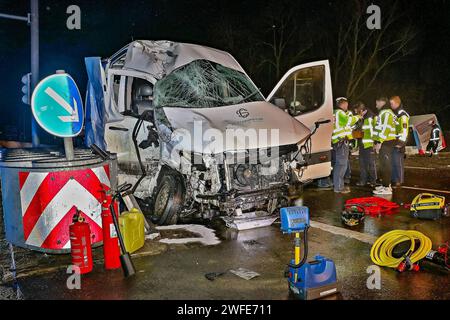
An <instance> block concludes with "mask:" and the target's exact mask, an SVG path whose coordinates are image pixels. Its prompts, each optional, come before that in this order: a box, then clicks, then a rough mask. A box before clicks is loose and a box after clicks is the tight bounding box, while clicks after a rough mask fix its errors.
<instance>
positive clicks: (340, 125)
mask: <svg viewBox="0 0 450 320" xmlns="http://www.w3.org/2000/svg"><path fill="white" fill-rule="evenodd" d="M359 119H361V117H360V116H354V115H352V114H351V112H345V111H344V110H342V109H335V110H334V127H333V136H332V137H331V142H332V143H333V144H335V143H338V142H339V141H340V140H343V139H345V138H348V137H349V136H351V134H352V128H351V127H352V126H353V125H355V124H356V122H358V120H359Z"/></svg>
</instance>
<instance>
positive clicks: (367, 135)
mask: <svg viewBox="0 0 450 320" xmlns="http://www.w3.org/2000/svg"><path fill="white" fill-rule="evenodd" d="M362 130H363V138H362V143H363V145H364V149H367V148H371V147H373V139H374V138H375V128H374V120H373V118H372V117H367V118H365V119H364V122H363V126H362Z"/></svg>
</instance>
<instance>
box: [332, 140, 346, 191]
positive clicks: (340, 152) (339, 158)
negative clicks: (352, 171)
mask: <svg viewBox="0 0 450 320" xmlns="http://www.w3.org/2000/svg"><path fill="white" fill-rule="evenodd" d="M348 152H349V149H348V144H347V142H339V143H335V144H333V158H334V161H333V162H334V166H333V185H334V190H335V191H342V190H343V189H344V176H345V172H346V171H347V167H348Z"/></svg>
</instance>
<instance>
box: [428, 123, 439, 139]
mask: <svg viewBox="0 0 450 320" xmlns="http://www.w3.org/2000/svg"><path fill="white" fill-rule="evenodd" d="M439 140H441V129H439V127H437V126H434V127H433V129H432V130H431V138H430V141H439Z"/></svg>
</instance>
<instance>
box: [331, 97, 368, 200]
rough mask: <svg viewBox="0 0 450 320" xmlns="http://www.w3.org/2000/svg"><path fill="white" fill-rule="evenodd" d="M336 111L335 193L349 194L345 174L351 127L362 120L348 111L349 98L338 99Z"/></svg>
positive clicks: (332, 139) (334, 133)
mask: <svg viewBox="0 0 450 320" xmlns="http://www.w3.org/2000/svg"><path fill="white" fill-rule="evenodd" d="M336 107H337V108H336V109H335V110H334V128H333V136H332V137H331V143H332V145H333V157H334V167H333V186H334V192H337V193H349V192H350V188H348V187H346V186H345V184H344V176H345V172H346V171H347V169H348V165H349V163H348V162H349V161H348V160H349V147H348V136H349V135H350V134H351V131H352V129H351V127H352V126H353V125H355V124H356V122H358V120H359V119H361V115H356V116H353V115H352V114H351V113H349V111H348V100H347V98H344V97H341V98H337V99H336Z"/></svg>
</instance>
